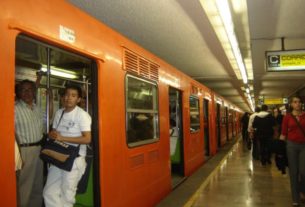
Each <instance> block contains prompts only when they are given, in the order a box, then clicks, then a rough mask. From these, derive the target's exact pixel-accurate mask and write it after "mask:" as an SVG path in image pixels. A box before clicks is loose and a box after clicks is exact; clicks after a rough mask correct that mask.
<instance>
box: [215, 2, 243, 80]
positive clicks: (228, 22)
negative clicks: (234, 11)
mask: <svg viewBox="0 0 305 207" xmlns="http://www.w3.org/2000/svg"><path fill="white" fill-rule="evenodd" d="M215 2H216V6H217V9H218V11H219V14H220V17H221V19H222V22H223V25H224V27H225V30H226V33H227V36H228V39H229V41H230V44H231V47H232V50H233V53H234V56H235V59H236V62H237V65H238V68H239V70H240V73H241V76H242V79H243V82H244V84H246V83H248V78H247V73H246V68H245V65H244V62H243V59H242V56H241V53H240V49H239V46H238V42H237V39H236V36H235V33H234V29H233V21H232V16H231V12H230V8H229V4H228V1H227V0H216V1H215Z"/></svg>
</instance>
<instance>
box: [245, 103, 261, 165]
mask: <svg viewBox="0 0 305 207" xmlns="http://www.w3.org/2000/svg"><path fill="white" fill-rule="evenodd" d="M260 111H261V109H260V108H259V107H255V112H254V113H253V114H251V115H250V117H249V123H248V132H249V138H250V139H252V146H253V147H252V158H253V159H255V160H259V158H260V151H259V141H258V139H257V137H256V136H255V129H254V128H253V121H254V118H255V117H256V116H257V114H258V113H259V112H260Z"/></svg>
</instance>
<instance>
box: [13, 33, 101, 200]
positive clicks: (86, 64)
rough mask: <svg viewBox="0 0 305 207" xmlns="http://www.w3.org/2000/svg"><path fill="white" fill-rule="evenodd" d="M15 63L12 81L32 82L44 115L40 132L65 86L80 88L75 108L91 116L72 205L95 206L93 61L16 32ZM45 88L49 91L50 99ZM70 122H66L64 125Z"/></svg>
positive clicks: (57, 105)
mask: <svg viewBox="0 0 305 207" xmlns="http://www.w3.org/2000/svg"><path fill="white" fill-rule="evenodd" d="M15 62H16V72H15V73H16V74H15V77H16V84H18V83H19V82H20V81H22V80H26V79H28V80H30V81H33V82H36V87H37V93H36V98H35V101H36V105H37V106H39V108H40V109H41V110H42V112H43V114H44V116H43V117H44V120H43V122H44V123H43V131H44V133H48V132H49V130H50V129H51V126H50V125H51V124H52V117H54V113H55V112H56V111H57V110H58V109H60V108H62V107H63V93H64V88H65V86H66V85H69V84H73V85H77V86H79V87H80V88H81V89H82V100H81V102H80V103H79V107H81V108H83V109H84V110H85V111H87V112H88V113H89V114H90V115H91V117H92V125H91V136H92V143H91V144H90V145H87V147H86V151H87V156H86V162H87V168H86V171H85V174H84V175H83V177H82V179H81V181H80V182H79V185H78V190H77V194H76V203H75V206H99V203H100V197H99V194H100V191H99V182H100V180H99V172H98V169H99V163H98V159H97V157H98V130H97V126H98V117H97V114H98V113H97V105H98V104H97V95H96V94H97V78H96V77H97V66H96V63H95V61H94V60H92V59H90V58H88V57H85V56H83V55H79V54H75V53H72V52H71V51H68V50H64V49H61V48H59V47H56V46H54V45H51V44H48V43H45V42H41V41H39V40H37V39H34V38H31V37H28V36H25V35H19V36H18V37H17V39H16V61H15ZM47 90H48V91H52V98H51V96H50V93H47ZM16 99H18V97H16ZM50 108H53V110H50ZM73 124H74V123H72V126H73ZM70 125H71V124H70V122H69V123H68V124H67V127H70ZM68 129H69V128H68ZM37 157H38V154H37ZM39 168H40V167H39ZM41 168H42V167H41ZM46 168H48V165H47V164H46V163H45V172H44V175H42V174H41V173H40V174H39V176H36V177H35V179H36V180H38V179H39V180H41V182H44V181H45V180H46V176H47V169H46ZM33 173H34V171H33ZM17 188H19V186H17ZM41 193H42V192H41Z"/></svg>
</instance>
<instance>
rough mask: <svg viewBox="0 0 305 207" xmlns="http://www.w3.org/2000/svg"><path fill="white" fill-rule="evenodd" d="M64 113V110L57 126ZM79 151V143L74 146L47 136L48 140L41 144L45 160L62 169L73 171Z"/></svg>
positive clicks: (42, 155) (41, 154) (41, 153)
mask: <svg viewBox="0 0 305 207" xmlns="http://www.w3.org/2000/svg"><path fill="white" fill-rule="evenodd" d="M63 114H64V111H63V112H62V114H61V116H60V119H59V121H58V124H57V127H58V125H59V123H60V121H61V119H62V117H63ZM57 127H56V128H57ZM78 152H79V145H78V146H73V145H69V144H67V143H65V142H61V141H58V140H54V139H51V138H47V140H46V141H45V142H44V144H43V145H42V146H41V151H40V158H41V159H42V160H43V161H45V162H47V163H50V164H52V165H55V166H56V167H58V168H60V169H62V170H65V171H71V169H72V167H73V163H74V160H75V158H76V157H78V156H79V155H78Z"/></svg>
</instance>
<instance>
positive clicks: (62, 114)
mask: <svg viewBox="0 0 305 207" xmlns="http://www.w3.org/2000/svg"><path fill="white" fill-rule="evenodd" d="M64 113H65V110H63V111H62V113H61V115H60V118H59V121H58V123H57V126H56V129H57V128H58V126H59V124H60V121H61V119H62V117H63V116H64ZM77 147H78V148H79V147H80V144H78V146H77Z"/></svg>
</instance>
